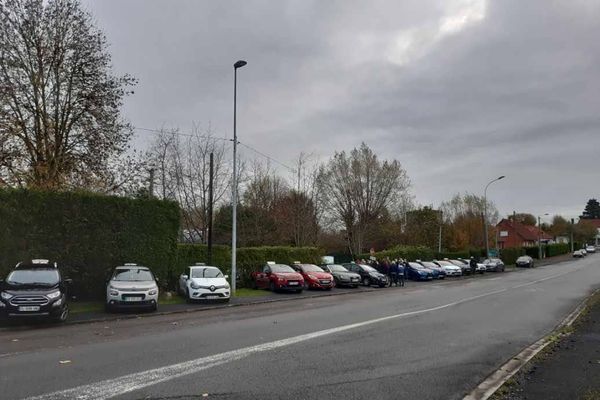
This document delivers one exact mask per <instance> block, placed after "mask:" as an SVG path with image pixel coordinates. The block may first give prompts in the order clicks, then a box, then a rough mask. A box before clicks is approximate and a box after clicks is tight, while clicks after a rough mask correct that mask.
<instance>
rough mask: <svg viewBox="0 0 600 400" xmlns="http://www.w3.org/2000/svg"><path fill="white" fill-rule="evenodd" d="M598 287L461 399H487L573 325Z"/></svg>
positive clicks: (599, 290) (597, 290)
mask: <svg viewBox="0 0 600 400" xmlns="http://www.w3.org/2000/svg"><path fill="white" fill-rule="evenodd" d="M598 292H600V289H596V290H594V291H593V292H592V293H591V294H590V295H588V296H587V297H586V298H585V299H583V300H582V301H581V302H580V303H579V304H578V305H577V307H575V309H574V310H573V311H571V313H569V315H567V316H566V317H565V318H564V319H563V320H562V321H561V322H560V323H559V324H558V325H557V326H556V327H555V328H554V329H553V330H552V332H550V333H549V334H548V335H546V336H544V337H543V338H541V339H540V340H538V341H537V342H535V343H533V344H531V345H529V346H527V347H526V348H524V349H523V350H521V352H519V353H518V354H516V355H515V356H513V357H511V358H510V359H509V360H508V361H507V362H506V363H504V365H502V366H501V367H500V368H499V369H498V370H496V371H495V372H493V373H492V374H490V375H489V376H488V377H487V378H486V379H485V380H484V381H483V382H481V383H480V384H479V385H478V386H477V387H476V388H475V389H474V390H473V391H471V393H469V394H467V395H466V396H465V397H464V398H463V400H487V399H489V398H490V397H491V396H492V395H493V394H494V393H496V391H497V390H498V389H500V388H501V387H502V385H504V384H505V383H506V382H507V381H508V380H509V379H510V378H512V377H513V376H514V375H515V374H516V373H517V372H519V371H520V370H521V368H523V367H524V366H525V365H526V364H527V363H528V362H529V361H531V359H532V358H533V357H535V356H536V355H537V354H538V353H539V352H540V351H542V350H544V348H546V346H548V345H549V344H550V343H552V340H551V337H552V336H554V335H555V334H556V333H558V332H559V331H560V330H561V329H563V328H565V327H568V326H571V325H573V323H574V322H575V321H576V320H577V318H578V317H579V316H580V315H581V313H582V312H583V311H584V310H585V308H586V306H587V303H588V301H589V299H590V298H591V297H592V296H594V295H595V294H596V293H598Z"/></svg>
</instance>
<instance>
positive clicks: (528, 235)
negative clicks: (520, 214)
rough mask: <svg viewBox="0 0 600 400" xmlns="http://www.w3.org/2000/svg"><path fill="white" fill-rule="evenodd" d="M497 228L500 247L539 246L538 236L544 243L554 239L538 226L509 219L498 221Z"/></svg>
mask: <svg viewBox="0 0 600 400" xmlns="http://www.w3.org/2000/svg"><path fill="white" fill-rule="evenodd" d="M496 229H497V232H498V247H499V248H500V249H507V248H511V247H531V246H537V243H538V238H540V239H541V241H542V243H548V242H550V241H551V240H552V236H550V235H548V234H547V233H546V232H544V231H542V230H541V229H539V228H538V227H537V226H531V225H525V224H522V223H520V222H516V221H511V220H509V219H503V220H502V221H500V222H498V225H496Z"/></svg>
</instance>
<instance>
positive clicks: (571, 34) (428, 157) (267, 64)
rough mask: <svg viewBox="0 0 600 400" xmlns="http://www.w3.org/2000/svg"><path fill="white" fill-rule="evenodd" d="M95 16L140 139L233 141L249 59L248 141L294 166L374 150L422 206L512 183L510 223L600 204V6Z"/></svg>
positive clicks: (299, 8) (390, 5)
mask: <svg viewBox="0 0 600 400" xmlns="http://www.w3.org/2000/svg"><path fill="white" fill-rule="evenodd" d="M86 6H87V8H88V9H89V10H90V11H91V12H92V13H93V14H94V15H95V17H96V18H97V23H98V25H99V27H100V28H101V29H103V30H104V32H105V33H106V34H107V36H108V39H109V41H110V42H111V44H112V45H111V53H112V54H113V62H114V67H115V70H116V72H118V73H125V72H128V73H130V74H132V75H134V76H136V77H137V78H138V79H139V85H138V87H137V88H136V91H135V94H134V95H132V96H131V97H129V98H128V99H127V102H126V108H125V116H126V118H128V119H129V120H130V121H131V123H132V124H134V125H135V126H138V127H145V128H159V127H161V126H165V127H179V128H180V129H181V130H182V131H186V130H189V129H191V126H192V123H193V122H197V123H200V124H203V125H206V124H208V123H210V124H211V126H212V129H213V131H214V133H215V135H217V136H230V135H231V134H232V98H233V93H232V92H233V88H232V86H233V67H232V64H233V63H234V62H235V61H236V60H238V59H244V60H247V61H248V65H247V66H246V67H244V68H243V69H241V70H239V73H238V83H239V85H238V105H239V108H238V134H239V136H240V140H241V141H243V142H245V143H247V144H249V145H251V146H253V147H255V148H257V149H259V150H261V151H264V152H265V153H267V154H269V155H271V156H273V157H275V158H276V159H278V160H280V161H282V162H284V163H287V164H289V165H292V164H293V159H294V158H295V157H297V156H298V154H299V153H300V152H301V151H303V152H307V153H314V154H316V155H317V156H318V157H320V158H321V159H326V158H327V157H329V156H331V155H332V154H333V152H334V151H335V150H349V149H352V148H353V147H354V146H357V145H359V144H360V142H362V141H364V142H366V143H367V144H368V145H369V146H371V147H372V148H373V149H374V150H375V151H376V152H377V153H378V154H379V155H380V156H381V157H382V158H396V159H398V160H400V161H401V162H402V164H403V166H404V167H405V169H406V170H407V172H408V174H409V176H410V178H411V180H412V183H413V186H412V191H413V194H414V195H415V197H416V200H417V202H418V203H420V204H424V205H429V204H433V205H434V206H437V205H439V203H440V202H441V201H444V200H447V199H449V198H450V197H451V196H452V195H453V194H454V193H456V192H465V191H469V192H475V193H482V192H483V188H484V186H485V184H486V183H487V182H488V181H489V180H491V179H493V178H494V177H497V176H499V175H506V176H507V178H506V179H505V180H503V181H501V182H498V183H496V184H494V185H493V186H491V187H490V189H489V191H488V196H489V197H490V198H491V200H493V201H494V202H495V203H496V204H497V206H498V208H499V210H500V211H501V213H503V214H506V213H511V212H512V211H513V210H516V211H517V212H531V213H533V214H543V213H546V212H549V213H551V214H558V213H560V214H563V215H565V216H571V215H573V216H575V215H578V214H580V213H581V211H582V210H583V207H584V205H585V203H586V201H587V199H589V198H590V197H600V188H599V186H598V177H599V167H600V157H599V152H600V129H599V128H600V112H599V111H600V107H599V106H600V40H598V38H600V1H584V0H569V1H551V0H539V1H529V0H528V1H524V0H501V1H500V0H498V1H485V0H438V1H432V0H431V1H430V0H413V1H401V0H389V1H379V0H370V1H348V0H343V1H342V0H340V1H310V0H298V1H283V0H272V1H249V0H244V1H223V0H219V1H197V0H196V1H169V2H166V1H149V0H139V1H122V0H110V1H108V0H103V1H97V0H94V1H88V2H87V3H86ZM138 135H139V137H138V138H137V140H136V144H137V145H138V146H140V147H143V146H144V145H145V144H147V143H148V142H149V141H150V139H151V138H152V136H151V134H149V133H147V132H146V133H144V132H138ZM247 151H248V150H246V152H247ZM247 155H248V156H253V155H251V154H247Z"/></svg>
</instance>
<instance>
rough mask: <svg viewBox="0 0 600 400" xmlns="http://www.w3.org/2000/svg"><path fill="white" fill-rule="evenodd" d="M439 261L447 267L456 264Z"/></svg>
mask: <svg viewBox="0 0 600 400" xmlns="http://www.w3.org/2000/svg"><path fill="white" fill-rule="evenodd" d="M438 263H439V264H440V265H443V266H445V267H448V266H453V265H454V264H452V263H451V262H450V261H438Z"/></svg>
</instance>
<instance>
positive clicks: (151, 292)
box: [148, 286, 193, 296]
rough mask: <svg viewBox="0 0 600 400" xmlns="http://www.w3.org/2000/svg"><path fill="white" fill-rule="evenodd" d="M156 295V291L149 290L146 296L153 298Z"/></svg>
mask: <svg viewBox="0 0 600 400" xmlns="http://www.w3.org/2000/svg"><path fill="white" fill-rule="evenodd" d="M192 287H193V286H192ZM156 293H158V289H150V291H149V292H148V296H154V295H156Z"/></svg>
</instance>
